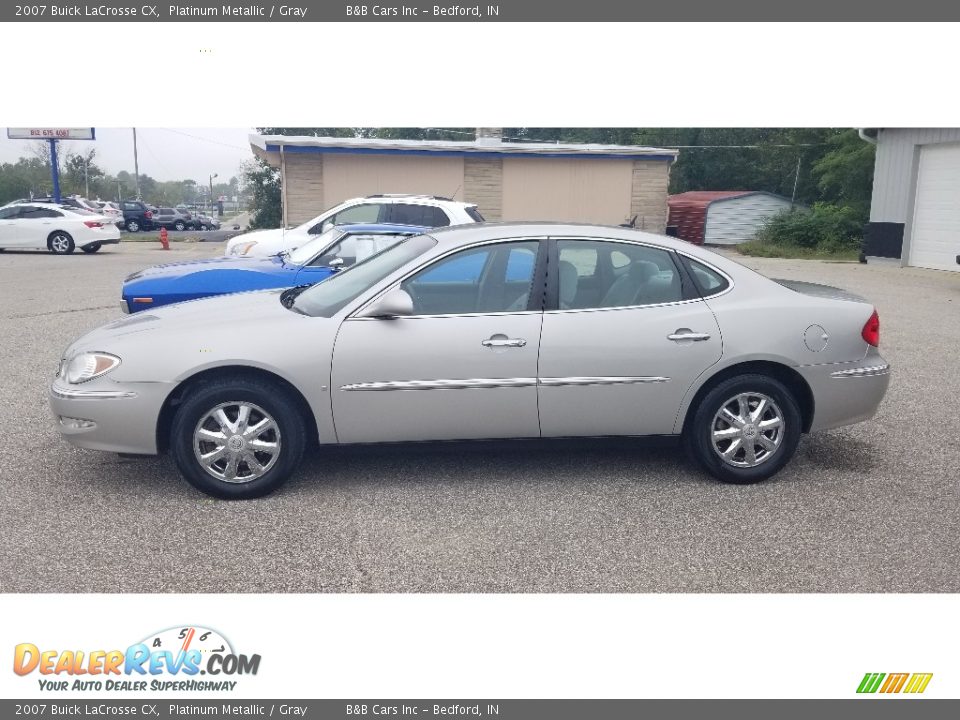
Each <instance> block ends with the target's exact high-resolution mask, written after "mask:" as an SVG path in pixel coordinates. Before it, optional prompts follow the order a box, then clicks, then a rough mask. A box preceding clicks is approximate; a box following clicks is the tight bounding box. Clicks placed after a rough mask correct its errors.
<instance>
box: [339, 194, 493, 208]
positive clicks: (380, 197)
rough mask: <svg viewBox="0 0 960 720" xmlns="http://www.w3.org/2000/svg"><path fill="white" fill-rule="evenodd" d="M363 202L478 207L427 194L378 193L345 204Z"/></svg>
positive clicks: (474, 204) (352, 199)
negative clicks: (421, 203) (408, 201)
mask: <svg viewBox="0 0 960 720" xmlns="http://www.w3.org/2000/svg"><path fill="white" fill-rule="evenodd" d="M363 200H377V201H380V202H384V203H394V202H402V201H404V200H427V201H429V202H430V204H432V205H437V206H440V205H445V204H446V205H459V206H461V207H477V204H476V203H468V202H462V201H460V200H452V199H451V198H448V197H443V196H442V195H426V194H417V193H410V194H405V193H377V194H375V195H364V196H362V197H355V198H350V199H349V200H345V201H344V202H360V201H363Z"/></svg>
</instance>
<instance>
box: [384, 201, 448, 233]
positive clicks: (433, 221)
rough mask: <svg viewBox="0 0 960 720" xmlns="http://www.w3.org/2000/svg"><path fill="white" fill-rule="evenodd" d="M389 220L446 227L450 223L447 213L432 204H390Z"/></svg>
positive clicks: (401, 223)
mask: <svg viewBox="0 0 960 720" xmlns="http://www.w3.org/2000/svg"><path fill="white" fill-rule="evenodd" d="M389 208H390V215H389V217H390V220H389V222H392V223H396V224H398V225H419V226H420V227H429V228H433V227H446V226H447V225H449V224H450V219H449V218H448V217H447V214H446V213H445V212H444V211H443V210H441V209H440V208H438V207H433V206H432V205H412V204H409V203H394V204H392V205H390V206H389Z"/></svg>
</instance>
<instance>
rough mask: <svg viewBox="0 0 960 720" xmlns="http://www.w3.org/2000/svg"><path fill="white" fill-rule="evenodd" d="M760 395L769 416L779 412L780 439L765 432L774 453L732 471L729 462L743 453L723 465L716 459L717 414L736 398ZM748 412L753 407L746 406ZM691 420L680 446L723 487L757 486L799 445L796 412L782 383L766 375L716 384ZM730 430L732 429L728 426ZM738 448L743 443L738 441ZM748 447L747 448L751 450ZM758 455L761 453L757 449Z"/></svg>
mask: <svg viewBox="0 0 960 720" xmlns="http://www.w3.org/2000/svg"><path fill="white" fill-rule="evenodd" d="M753 393H756V394H762V395H764V396H766V397H767V398H768V399H770V400H772V401H773V404H774V407H772V408H770V409H769V410H768V412H769V413H771V417H772V415H774V414H776V410H779V415H780V419H781V426H780V428H779V432H780V433H781V434H780V435H777V434H776V431H774V430H770V431H767V432H769V433H771V435H770V436H768V437H767V439H768V440H769V439H771V438H772V439H773V440H776V441H777V443H778V444H777V446H776V449H774V450H773V451H769V454H768V455H766V456H765V459H763V460H761V461H760V462H759V463H758V464H756V465H754V466H753V467H734V465H733V464H732V462H734V461H736V460H737V456H738V455H740V454H741V453H743V452H744V451H743V450H737V451H736V454H735V455H734V456H732V458H731V461H725V460H724V459H722V458H721V457H720V450H719V449H715V447H714V441H713V432H714V429H715V426H716V429H718V430H722V429H723V428H724V427H725V422H724V421H723V420H720V421H718V420H717V419H716V418H717V414H718V413H720V411H721V410H722V409H723V408H724V407H726V406H729V405H730V404H731V403H732V402H735V398H737V397H738V396H740V395H746V396H750V395H751V394H753ZM768 407H769V406H768ZM750 409H751V411H753V409H754V407H753V406H750ZM693 413H694V415H693V417H692V418H691V419H690V422H689V423H688V425H687V428H686V431H685V433H684V438H683V439H684V445H685V446H686V448H687V451H688V452H689V453H690V454H691V455H692V456H693V458H694V460H696V462H697V463H698V464H699V465H700V467H702V468H703V469H704V470H706V471H707V472H708V473H710V474H711V475H713V477H715V478H716V479H717V480H720V481H721V482H725V483H733V484H737V485H749V484H751V483H757V482H761V481H763V480H766V479H767V478H769V477H771V476H773V475H775V474H776V473H777V472H779V471H780V470H781V469H782V468H783V466H784V465H786V464H787V462H789V461H790V458H791V457H793V454H794V453H795V452H796V450H797V444H798V443H799V442H800V428H801V425H802V418H801V415H800V409H799V407H798V406H797V402H796V400H795V399H794V397H793V395H792V394H791V393H790V391H789V390H788V389H787V388H786V386H784V385H783V383H781V382H779V381H778V380H775V379H774V378H771V377H769V376H766V375H759V374H750V375H739V376H736V377H732V378H729V379H727V380H724V381H723V382H721V383H720V384H718V385H717V386H716V387H715V388H713V389H712V390H710V391H709V392H708V393H707V394H706V395H705V396H704V398H703V400H701V401H700V404H699V406H698V407H696V408H694V409H693ZM750 425H751V426H752V427H751V428H750V429H748V430H747V432H749V433H751V435H752V436H753V435H754V433H755V432H756V430H755V428H756V427H757V426H756V425H755V424H753V423H750ZM730 427H731V428H732V427H733V426H732V425H730ZM740 442H741V445H742V444H744V442H745V441H744V440H741V441H740ZM732 445H733V442H732V441H727V442H725V443H723V444H721V445H720V448H722V449H729V448H731V446H732ZM753 447H754V446H753V444H752V443H751V448H753ZM761 452H764V450H763V448H761ZM740 461H741V462H745V461H746V460H745V458H744V457H740Z"/></svg>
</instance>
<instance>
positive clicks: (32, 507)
mask: <svg viewBox="0 0 960 720" xmlns="http://www.w3.org/2000/svg"><path fill="white" fill-rule="evenodd" d="M221 251H222V246H220V245H216V244H211V243H196V244H187V243H175V244H174V245H173V250H171V251H170V252H162V251H160V250H159V249H158V246H157V244H156V243H147V242H139V243H124V244H121V245H120V246H110V247H105V248H104V249H103V250H102V251H101V252H100V253H98V254H96V255H91V256H87V255H84V254H82V253H76V254H74V255H71V256H63V257H60V256H52V255H49V254H47V253H26V252H24V253H13V252H10V251H8V252H5V253H0V297H2V303H0V336H2V338H3V340H2V343H0V367H2V368H3V371H4V378H3V382H2V383H0V407H2V408H3V411H4V412H3V414H4V419H3V431H2V433H0V437H2V442H0V486H2V500H0V507H2V513H0V522H2V539H0V591H2V592H960V563H958V561H957V557H958V550H960V487H958V480H960V469H958V468H960V412H958V411H957V400H958V398H960V363H958V360H957V352H958V349H960V274H955V273H944V272H936V271H927V270H919V269H901V268H899V267H895V266H893V265H867V266H863V265H856V264H830V263H822V262H816V261H798V260H767V259H763V260H761V259H745V260H744V262H745V264H747V265H749V266H751V267H754V268H757V269H759V270H761V271H762V272H764V273H765V274H767V275H771V276H774V277H784V278H793V279H802V280H810V281H814V282H822V283H826V284H830V285H837V286H840V287H844V288H847V289H849V290H852V291H854V292H857V293H860V294H862V295H864V296H866V297H868V298H870V299H871V300H873V301H874V302H875V304H876V305H877V307H878V309H879V311H880V317H881V322H882V342H881V350H882V351H883V353H884V355H885V356H886V358H887V359H888V360H889V361H890V362H891V363H892V364H893V366H894V375H893V379H892V382H891V387H890V391H889V393H888V395H887V398H886V400H885V402H884V404H883V406H882V407H881V409H880V412H879V414H878V416H877V417H876V418H875V419H874V420H873V421H870V422H867V423H862V424H860V425H857V426H853V427H850V428H845V429H841V430H835V431H829V432H823V433H819V434H815V435H813V436H808V437H806V438H804V440H803V441H802V443H801V446H800V449H799V451H798V454H797V456H796V457H795V459H794V460H793V462H792V463H791V464H789V465H788V466H787V468H786V469H785V470H784V471H783V472H781V473H780V474H779V475H778V476H776V477H775V478H773V479H772V480H770V481H768V482H766V483H763V484H760V485H754V486H747V487H738V486H730V485H722V484H719V483H716V482H714V481H713V480H711V479H710V478H709V477H707V476H706V475H704V474H703V473H701V472H700V471H698V470H695V469H694V468H693V467H692V465H691V464H690V463H688V462H686V461H685V460H684V459H683V458H682V457H681V455H680V452H679V450H678V449H676V448H673V447H670V446H657V445H655V446H651V445H650V444H647V443H638V442H635V441H630V440H617V441H552V442H549V443H509V442H508V443H502V442H501V443H495V444H492V443H476V444H469V443H460V444H449V445H432V446H405V447H398V446H385V447H375V448H370V447H365V448H334V449H327V450H323V451H320V452H317V453H315V454H313V455H311V456H309V457H308V458H307V459H306V461H305V462H304V464H303V466H302V468H301V470H300V471H299V472H298V473H297V475H296V476H295V477H294V479H293V480H292V481H291V482H290V483H288V484H287V485H286V486H285V487H284V488H283V489H282V490H281V491H280V492H278V493H276V494H275V495H273V496H271V497H268V498H265V499H262V500H256V501H247V502H225V501H219V500H213V499H211V498H208V497H206V496H204V495H202V494H200V493H199V492H197V491H195V490H193V489H192V488H191V487H190V486H189V485H187V484H186V482H184V481H182V480H180V479H179V478H178V477H177V475H176V472H175V470H174V467H173V464H172V463H171V462H170V461H169V460H168V459H167V458H156V459H123V458H118V457H117V456H116V455H111V454H105V453H98V452H92V451H84V450H78V449H74V448H72V447H71V446H70V445H68V444H67V443H66V442H64V441H62V440H60V438H59V436H58V434H57V433H56V431H55V430H54V426H53V421H52V419H51V416H50V411H49V408H48V405H47V388H48V385H49V383H50V381H51V379H52V377H53V374H54V372H55V370H56V366H57V362H58V359H59V357H60V353H61V351H62V350H63V348H64V347H65V346H66V345H67V344H68V343H69V342H71V341H72V340H73V339H74V338H75V337H76V336H78V335H80V334H81V333H83V332H85V331H87V330H88V329H91V328H93V327H95V326H97V325H100V324H102V323H104V322H107V321H109V320H112V319H115V318H116V317H118V316H119V314H120V310H119V295H120V284H121V282H122V280H123V278H124V277H125V276H126V275H127V274H129V273H131V272H133V271H135V270H137V269H140V268H142V267H145V266H147V265H151V264H156V263H158V262H161V261H173V260H185V259H188V258H197V257H208V256H213V255H217V254H219V253H220V252H221Z"/></svg>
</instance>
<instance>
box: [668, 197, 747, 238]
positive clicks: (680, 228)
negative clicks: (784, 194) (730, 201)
mask: <svg viewBox="0 0 960 720" xmlns="http://www.w3.org/2000/svg"><path fill="white" fill-rule="evenodd" d="M751 194H752V192H751V191H750V190H691V191H690V192H685V193H680V194H679V195H671V196H670V197H668V198H667V206H668V207H669V208H670V219H669V220H667V226H668V227H675V228H676V229H677V231H676V232H677V237H678V238H680V239H681V240H686V241H687V242H691V243H693V244H694V245H703V234H704V228H705V227H706V224H707V208H709V207H710V203H712V202H715V201H717V200H725V199H727V198H734V197H740V196H742V195H751Z"/></svg>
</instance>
